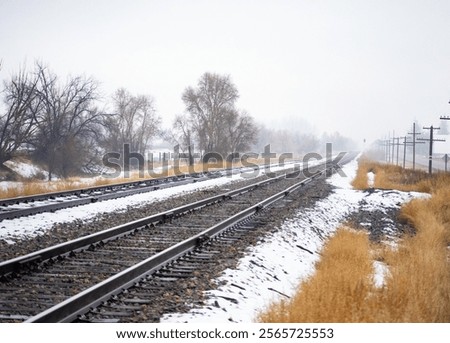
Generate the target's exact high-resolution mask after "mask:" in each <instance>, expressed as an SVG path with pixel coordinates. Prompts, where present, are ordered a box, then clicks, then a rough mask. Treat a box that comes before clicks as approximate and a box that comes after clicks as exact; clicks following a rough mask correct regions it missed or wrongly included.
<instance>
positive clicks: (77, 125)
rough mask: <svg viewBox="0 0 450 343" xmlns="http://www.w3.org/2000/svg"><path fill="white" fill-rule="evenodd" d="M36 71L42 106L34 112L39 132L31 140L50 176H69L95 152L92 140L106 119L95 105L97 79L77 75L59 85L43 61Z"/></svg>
mask: <svg viewBox="0 0 450 343" xmlns="http://www.w3.org/2000/svg"><path fill="white" fill-rule="evenodd" d="M36 75H37V78H38V83H37V87H36V90H35V93H36V95H37V97H38V99H39V102H40V104H41V108H40V110H39V111H38V112H37V113H36V114H35V125H36V132H35V134H34V135H33V136H32V137H31V139H30V143H31V144H32V145H33V146H34V155H35V157H36V158H38V160H40V161H42V162H44V164H45V165H46V166H47V169H48V173H49V179H51V178H52V175H53V174H54V173H55V172H58V173H59V174H60V175H61V176H63V177H67V176H69V175H70V174H71V173H73V172H77V171H80V169H82V167H83V166H84V165H85V162H86V161H89V160H90V158H91V154H92V153H93V152H94V149H92V145H91V142H92V140H93V139H94V138H96V137H97V135H98V133H99V132H100V130H99V128H98V127H99V126H101V125H102V124H103V121H104V120H103V117H104V116H103V114H102V113H101V112H99V111H98V110H97V108H96V106H95V103H96V101H97V100H98V97H99V94H98V83H97V81H95V80H93V79H91V78H85V77H82V76H78V77H71V78H69V79H68V81H67V83H66V84H65V85H60V84H59V80H58V78H57V76H56V75H55V74H53V73H51V72H50V71H49V70H48V68H47V67H45V66H43V65H42V64H40V63H36Z"/></svg>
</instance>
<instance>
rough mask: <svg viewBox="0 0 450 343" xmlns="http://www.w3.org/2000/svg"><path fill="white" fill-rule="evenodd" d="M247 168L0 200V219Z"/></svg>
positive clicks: (127, 194) (232, 172)
mask: <svg viewBox="0 0 450 343" xmlns="http://www.w3.org/2000/svg"><path fill="white" fill-rule="evenodd" d="M291 163H294V162H291ZM264 167H265V166H258V167H254V168H253V169H254V170H256V169H258V168H261V169H263V168H264ZM248 169H249V168H248V167H247V168H242V167H236V168H227V169H223V170H215V171H210V172H196V173H190V174H182V175H175V176H168V177H161V178H152V179H145V180H139V181H132V182H124V183H119V184H112V185H106V186H95V187H87V188H81V189H74V190H67V191H60V192H52V193H46V194H37V195H30V196H23V197H16V198H8V199H0V222H1V221H2V220H6V219H14V218H20V217H25V216H30V215H34V214H39V213H44V212H54V211H57V210H61V209H65V208H71V207H76V206H81V205H87V204H91V203H95V202H100V201H105V200H111V199H118V198H122V197H126V196H130V195H135V194H140V193H146V192H151V191H154V190H158V189H162V188H169V187H175V186H180V185H183V184H188V183H195V182H200V181H205V180H209V179H211V178H216V177H220V176H224V175H230V174H236V173H240V172H244V171H245V170H247V171H248Z"/></svg>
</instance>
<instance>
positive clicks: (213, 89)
mask: <svg viewBox="0 0 450 343" xmlns="http://www.w3.org/2000/svg"><path fill="white" fill-rule="evenodd" d="M238 97H239V93H238V90H237V88H236V86H235V85H234V84H233V83H232V82H231V79H230V77H229V76H222V75H218V74H213V73H205V74H203V75H202V76H201V77H200V80H199V81H198V84H197V87H196V88H193V87H188V88H186V89H185V91H184V92H183V95H182V100H183V102H184V103H185V105H186V111H187V112H188V113H189V115H190V117H189V118H190V121H191V123H192V130H193V132H194V133H195V136H196V138H197V141H198V144H199V147H200V149H201V150H203V152H205V153H208V152H216V153H219V154H221V155H222V156H226V155H227V154H228V153H230V152H235V151H233V150H234V149H243V148H246V147H247V146H248V144H249V143H251V142H252V140H253V139H254V136H253V134H251V135H248V136H247V135H246V132H245V130H248V131H249V132H253V131H255V130H257V129H256V126H255V125H254V123H253V121H251V120H250V118H251V117H250V116H249V115H248V114H244V115H241V114H240V113H239V111H238V110H237V109H236V101H237V99H238ZM247 125H250V126H252V127H251V128H250V127H249V126H247ZM249 132H247V133H249ZM246 138H248V141H246Z"/></svg>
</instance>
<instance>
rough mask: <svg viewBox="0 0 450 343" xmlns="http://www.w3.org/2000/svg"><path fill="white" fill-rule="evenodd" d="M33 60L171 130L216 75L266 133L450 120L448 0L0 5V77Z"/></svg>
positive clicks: (358, 131) (19, 0)
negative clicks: (147, 112)
mask: <svg viewBox="0 0 450 343" xmlns="http://www.w3.org/2000/svg"><path fill="white" fill-rule="evenodd" d="M36 59H38V60H40V61H42V62H44V63H45V64H46V65H48V66H49V67H50V69H51V70H52V71H54V72H55V73H57V74H58V75H59V76H61V77H62V79H63V80H64V79H65V77H66V76H67V75H69V74H70V75H79V74H84V75H86V76H92V77H94V78H95V79H97V80H99V81H100V82H101V84H102V90H103V93H104V94H105V96H109V95H111V93H112V92H113V91H114V90H115V89H117V88H119V87H125V88H127V89H128V90H129V91H131V92H133V93H139V94H151V95H152V96H153V97H154V98H155V100H156V107H157V111H158V113H159V114H160V115H161V117H162V118H163V120H164V122H165V123H166V125H170V123H171V120H172V119H173V116H174V115H175V114H178V113H182V112H183V110H184V106H183V102H182V101H181V94H182V92H183V90H184V89H185V88H186V87H187V86H190V85H192V86H194V85H195V84H196V83H197V81H198V79H199V77H200V76H201V75H202V74H203V73H204V72H206V71H209V72H215V73H219V74H228V75H230V76H231V78H232V81H233V82H234V83H235V85H236V86H237V88H238V90H239V92H240V99H239V101H238V106H239V107H240V108H242V109H245V110H247V111H248V112H249V113H250V114H251V115H253V116H254V117H255V118H256V120H257V121H259V122H261V123H264V124H266V125H267V126H269V127H282V126H284V127H286V128H290V129H294V128H298V129H299V130H301V131H304V130H305V129H308V130H311V129H312V130H314V132H315V133H317V134H320V133H321V132H324V131H326V132H334V131H339V132H340V133H342V134H343V135H346V136H351V137H353V138H354V139H356V140H358V141H359V142H361V141H362V140H363V139H364V138H366V139H367V140H368V141H372V140H374V139H377V138H382V137H384V136H386V135H387V134H388V133H389V132H391V134H392V131H393V130H395V131H396V134H398V133H401V134H404V133H405V132H406V131H407V130H408V128H409V126H411V124H412V122H413V121H414V120H418V121H419V122H420V123H421V124H423V125H431V124H435V125H439V117H440V116H441V115H450V104H449V103H448V102H449V100H450V1H449V0H442V1H440V0H422V1H419V0H371V1H365V0H354V1H350V0H339V1H338V0H296V1H294V0H292V1H288V0H284V1H283V0H278V1H275V0H274V1H261V0H260V1H243V0H241V1H233V0H227V1H212V0H210V1H195V0H190V1H188V0H185V1H175V0H174V1H170V0H164V1H163V0H159V1H156V0H155V1H152V0H147V1H144V0H142V1H136V0H133V1H111V0H108V1H106V0H105V1H80V0H76V1H75V0H74V1H61V0H60V1H56V0H55V1H39V0H29V1H24V0H0V60H2V61H3V70H2V71H0V78H1V79H6V78H9V77H10V76H11V74H13V73H15V72H16V71H17V70H18V69H19V68H20V66H22V65H23V64H24V63H26V64H27V65H28V66H32V65H33V63H34V61H35V60H36ZM308 123H309V125H308ZM308 126H310V127H308Z"/></svg>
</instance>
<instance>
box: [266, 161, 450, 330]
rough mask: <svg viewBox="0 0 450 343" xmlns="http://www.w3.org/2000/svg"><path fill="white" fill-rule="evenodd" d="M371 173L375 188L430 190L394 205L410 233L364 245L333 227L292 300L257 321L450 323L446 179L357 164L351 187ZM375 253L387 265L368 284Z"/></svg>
mask: <svg viewBox="0 0 450 343" xmlns="http://www.w3.org/2000/svg"><path fill="white" fill-rule="evenodd" d="M370 170H372V171H374V172H375V173H376V177H375V182H376V180H377V177H378V176H379V175H382V177H381V178H380V179H381V181H379V182H380V183H379V184H378V185H380V184H381V185H383V186H385V187H382V188H396V189H399V188H403V187H405V188H407V189H408V190H423V189H428V190H429V191H430V193H431V197H430V198H427V199H415V200H413V201H411V202H409V203H407V204H406V205H404V206H403V207H402V209H401V220H405V221H407V222H409V223H410V224H411V225H412V226H413V227H414V228H415V229H416V233H415V234H414V235H411V236H406V237H402V239H401V240H400V242H399V243H398V246H397V248H396V249H392V248H388V247H387V246H380V245H376V246H370V245H369V244H368V241H367V238H366V239H364V237H365V235H364V234H359V235H358V234H355V233H354V232H351V231H348V230H346V231H342V230H340V231H338V233H337V234H336V236H335V237H333V238H331V240H330V241H329V242H328V244H326V246H325V248H324V251H323V255H322V258H321V260H320V262H319V263H318V265H317V270H316V273H315V274H314V275H313V276H312V277H311V278H310V279H309V280H307V281H305V282H304V283H302V285H300V287H299V290H298V293H297V294H296V295H295V297H294V298H293V299H292V300H291V301H288V302H286V301H284V302H281V303H276V304H272V305H271V306H270V307H269V308H268V310H267V311H265V312H264V313H261V314H260V315H259V317H258V320H259V321H263V322H390V323H393V322H401V323H405V322H420V323H423V322H425V323H434V322H447V323H448V322H450V252H449V244H450V182H449V180H450V179H449V176H448V175H444V174H438V175H435V176H433V177H431V178H430V177H429V176H428V175H424V174H423V173H422V172H417V174H415V173H414V172H412V171H406V172H405V171H399V170H398V169H397V168H396V167H394V168H392V166H383V165H380V164H376V163H371V162H370V161H364V163H361V164H360V169H359V170H358V174H360V175H359V177H360V180H359V181H357V182H355V183H354V184H358V183H359V184H363V183H362V181H361V180H364V175H367V172H368V171H370ZM357 177H358V176H357ZM366 185H367V184H366ZM376 185H377V183H376ZM365 187H366V186H365ZM365 187H363V188H365ZM405 188H404V189H405ZM343 233H345V235H344V236H348V237H346V238H343V237H344V236H343ZM336 251H337V252H336ZM368 256H371V257H370V258H369V257H368ZM374 258H376V259H379V260H381V261H383V262H384V263H385V264H386V266H387V267H388V269H389V273H388V275H387V276H386V277H385V280H384V286H383V287H382V288H376V287H374V285H373V284H372V283H371V282H370V281H369V280H371V276H370V275H371V273H372V271H370V268H369V264H370V263H371V262H370V261H371V259H374Z"/></svg>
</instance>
